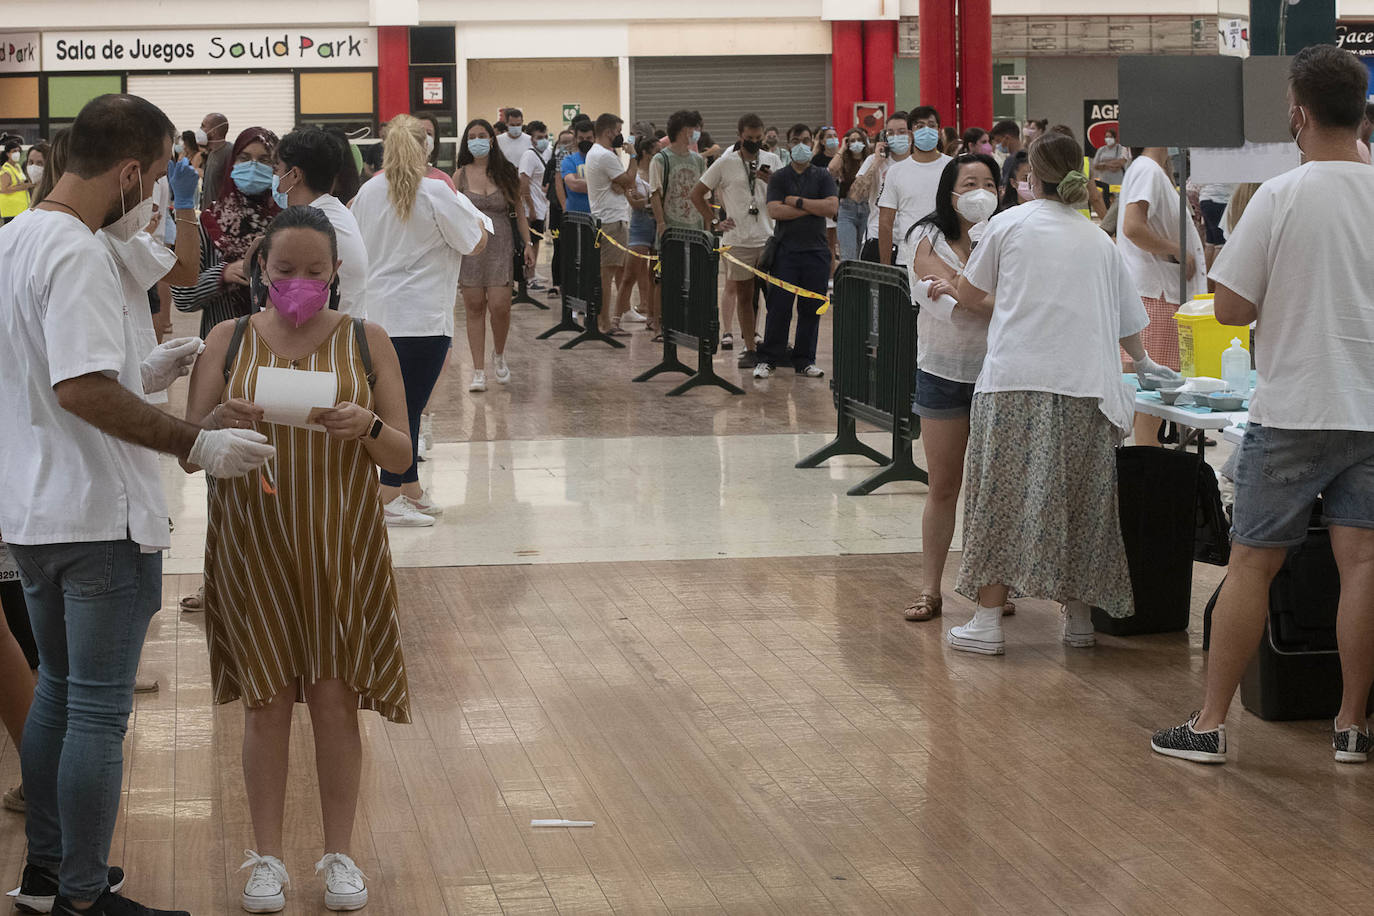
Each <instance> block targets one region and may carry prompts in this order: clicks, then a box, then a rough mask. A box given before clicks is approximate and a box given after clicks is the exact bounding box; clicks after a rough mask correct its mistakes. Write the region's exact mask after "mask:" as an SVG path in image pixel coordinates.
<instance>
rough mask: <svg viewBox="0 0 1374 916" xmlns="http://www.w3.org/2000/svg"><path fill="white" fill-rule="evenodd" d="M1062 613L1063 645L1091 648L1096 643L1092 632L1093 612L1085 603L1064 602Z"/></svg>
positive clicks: (1095, 637)
mask: <svg viewBox="0 0 1374 916" xmlns="http://www.w3.org/2000/svg"><path fill="white" fill-rule="evenodd" d="M1063 614H1064V645H1066V646H1069V647H1071V648H1074V649H1091V648H1092V647H1093V646H1095V645H1097V636H1095V635H1094V633H1093V612H1092V608H1090V607H1088V606H1087V605H1086V604H1082V603H1080V602H1075V603H1073V604H1066V605H1064V608H1063Z"/></svg>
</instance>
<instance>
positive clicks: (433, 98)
mask: <svg viewBox="0 0 1374 916" xmlns="http://www.w3.org/2000/svg"><path fill="white" fill-rule="evenodd" d="M420 101H421V102H423V103H424V104H426V105H442V104H444V78H443V77H442V76H426V77H423V78H422V79H421V80H420Z"/></svg>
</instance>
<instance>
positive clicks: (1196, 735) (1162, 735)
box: [1150, 713, 1226, 763]
mask: <svg viewBox="0 0 1374 916" xmlns="http://www.w3.org/2000/svg"><path fill="white" fill-rule="evenodd" d="M1197 716H1198V714H1197V713H1193V714H1192V715H1191V716H1189V717H1188V721H1187V722H1184V723H1183V724H1182V725H1175V726H1174V727H1173V728H1166V729H1164V730H1162V731H1157V732H1155V736H1154V737H1153V738H1151V739H1150V747H1151V748H1153V749H1154V752H1155V753H1156V754H1163V755H1164V756H1166V757H1177V758H1179V759H1180V760H1191V761H1192V762H1193V763H1225V762H1226V726H1225V725H1218V726H1217V727H1216V728H1215V729H1213V730H1212V731H1205V732H1199V731H1194V730H1193V726H1194V725H1196V724H1197Z"/></svg>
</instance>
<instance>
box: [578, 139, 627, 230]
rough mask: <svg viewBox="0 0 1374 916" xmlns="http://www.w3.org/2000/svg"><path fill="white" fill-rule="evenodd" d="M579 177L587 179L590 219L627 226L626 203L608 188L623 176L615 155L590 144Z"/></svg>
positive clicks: (622, 164) (608, 150)
mask: <svg viewBox="0 0 1374 916" xmlns="http://www.w3.org/2000/svg"><path fill="white" fill-rule="evenodd" d="M583 174H584V175H585V176H586V179H587V197H588V199H590V201H591V205H592V216H595V217H596V218H597V219H599V220H601V221H602V222H603V223H620V222H629V220H630V199H629V198H628V197H626V196H625V195H624V194H621V193H619V192H618V191H616V190H615V189H614V188H613V187H612V186H611V181H612V180H613V179H616V178H619V177H620V176H621V175H623V174H625V165H624V163H622V162H621V161H620V157H619V156H617V155H616V154H615V151H614V150H611V149H607V148H606V147H604V146H602V145H601V144H600V143H593V144H592V148H591V151H590V152H588V153H587V165H586V167H585V168H584V169H583Z"/></svg>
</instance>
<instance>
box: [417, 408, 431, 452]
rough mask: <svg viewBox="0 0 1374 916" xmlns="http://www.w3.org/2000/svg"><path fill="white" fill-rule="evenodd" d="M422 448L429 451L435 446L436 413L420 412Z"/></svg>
mask: <svg viewBox="0 0 1374 916" xmlns="http://www.w3.org/2000/svg"><path fill="white" fill-rule="evenodd" d="M420 448H421V450H422V451H426V452H427V451H429V450H430V449H432V448H434V414H432V413H422V414H420Z"/></svg>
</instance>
